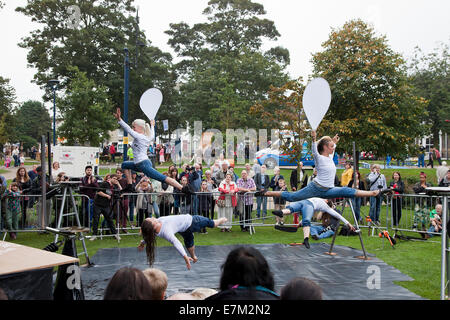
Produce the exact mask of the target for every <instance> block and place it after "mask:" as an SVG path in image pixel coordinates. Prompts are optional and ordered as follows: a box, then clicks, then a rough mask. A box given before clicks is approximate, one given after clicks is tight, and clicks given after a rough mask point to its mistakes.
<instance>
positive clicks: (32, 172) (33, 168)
mask: <svg viewBox="0 0 450 320" xmlns="http://www.w3.org/2000/svg"><path fill="white" fill-rule="evenodd" d="M37 167H38V165H37V164H33V167H32V169H31V170H30V171H28V172H27V173H28V176H29V177H30V180H31V181H33V180H34V179H35V178H36V177H37V175H38V174H37V171H36V169H37Z"/></svg>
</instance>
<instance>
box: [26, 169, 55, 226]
mask: <svg viewBox="0 0 450 320" xmlns="http://www.w3.org/2000/svg"><path fill="white" fill-rule="evenodd" d="M36 172H37V176H36V178H35V179H34V180H33V181H32V182H31V192H32V194H35V195H40V194H42V187H41V186H42V180H43V171H42V168H41V167H40V166H39V167H37V168H36ZM44 181H45V185H46V190H47V192H48V190H49V189H50V184H49V181H50V177H49V175H48V174H46V177H45V180H44ZM45 205H46V215H45V216H43V217H41V220H40V221H39V223H40V227H42V228H45V227H46V226H48V223H49V220H50V214H51V209H52V201H51V199H49V198H47V200H46V202H45ZM41 206H42V201H38V202H37V205H36V212H38V215H39V214H40V213H41V212H42V207H41Z"/></svg>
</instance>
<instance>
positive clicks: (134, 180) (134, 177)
mask: <svg viewBox="0 0 450 320" xmlns="http://www.w3.org/2000/svg"><path fill="white" fill-rule="evenodd" d="M141 179H142V176H141V175H138V174H137V172H136V171H134V170H131V185H132V190H136V186H137V184H138V183H139V181H141ZM128 198H129V200H128V217H129V221H130V224H131V225H132V223H133V222H134V210H135V208H136V201H137V196H136V195H134V194H132V195H129V196H128Z"/></svg>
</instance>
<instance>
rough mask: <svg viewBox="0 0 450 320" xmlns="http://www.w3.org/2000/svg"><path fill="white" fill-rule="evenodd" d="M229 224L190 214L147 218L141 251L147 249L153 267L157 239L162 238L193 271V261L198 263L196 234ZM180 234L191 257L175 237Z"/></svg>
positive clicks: (143, 230) (149, 261)
mask: <svg viewBox="0 0 450 320" xmlns="http://www.w3.org/2000/svg"><path fill="white" fill-rule="evenodd" d="M225 222H227V218H220V219H218V220H212V219H209V218H206V217H202V216H198V215H194V216H191V215H190V214H180V215H175V216H165V217H160V218H158V219H156V218H147V219H145V220H144V222H143V223H142V226H141V233H142V237H143V238H144V240H142V241H141V243H140V244H139V247H138V248H139V250H143V249H144V246H145V248H146V253H147V259H148V263H149V264H150V266H151V265H153V262H154V260H155V250H156V237H161V238H164V239H166V240H167V241H169V242H170V243H171V244H173V245H174V246H175V248H176V249H177V251H178V252H179V253H180V255H181V256H182V257H183V258H184V261H185V262H186V267H187V268H188V269H189V270H190V269H191V261H193V262H197V261H198V258H197V256H196V255H195V247H194V232H200V231H201V230H202V229H203V228H206V227H208V228H215V227H218V226H219V225H221V224H223V223H225ZM177 232H178V233H179V234H180V235H181V236H182V237H183V239H184V244H185V245H186V248H187V250H188V251H189V254H190V257H188V255H187V254H186V251H184V248H183V245H182V244H181V242H180V240H178V239H177V237H176V236H175V234H176V233H177Z"/></svg>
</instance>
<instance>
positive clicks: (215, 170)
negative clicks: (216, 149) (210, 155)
mask: <svg viewBox="0 0 450 320" xmlns="http://www.w3.org/2000/svg"><path fill="white" fill-rule="evenodd" d="M220 170H221V167H220V165H219V159H216V160H215V161H214V164H213V166H212V167H211V175H212V176H213V177H215V176H216V174H217V173H218V172H219V171H220Z"/></svg>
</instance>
